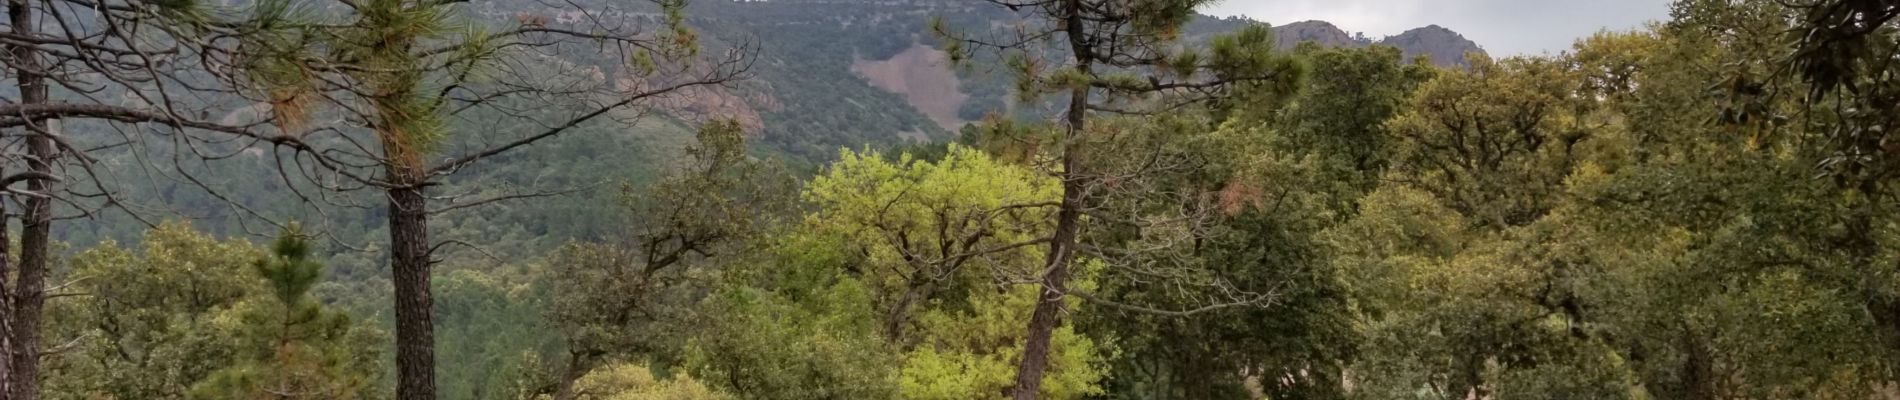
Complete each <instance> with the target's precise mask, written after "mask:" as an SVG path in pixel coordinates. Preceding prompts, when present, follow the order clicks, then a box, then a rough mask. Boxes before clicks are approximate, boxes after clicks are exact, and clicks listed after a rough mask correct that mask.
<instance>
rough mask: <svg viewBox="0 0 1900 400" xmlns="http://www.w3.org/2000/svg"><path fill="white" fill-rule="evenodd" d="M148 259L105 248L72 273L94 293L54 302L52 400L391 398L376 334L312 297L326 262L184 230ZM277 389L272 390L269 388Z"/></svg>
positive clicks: (152, 246)
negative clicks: (56, 345)
mask: <svg viewBox="0 0 1900 400" xmlns="http://www.w3.org/2000/svg"><path fill="white" fill-rule="evenodd" d="M140 247H141V248H142V249H143V250H142V252H141V253H133V252H131V251H127V250H124V249H120V248H119V247H118V246H116V245H114V244H110V243H108V244H105V245H102V246H100V247H96V248H93V249H89V250H87V251H85V252H82V253H80V254H79V255H77V256H75V257H74V258H73V260H72V263H71V268H70V269H69V270H67V271H66V272H65V274H64V275H65V276H67V277H70V278H71V279H72V282H74V283H73V285H72V288H71V290H74V291H76V292H77V293H83V294H84V295H83V296H79V297H75V298H73V300H71V301H58V302H53V303H52V308H51V309H50V310H48V312H49V313H53V314H54V315H60V316H62V318H57V319H49V321H51V322H54V323H53V324H50V325H49V326H47V334H48V335H49V337H51V338H56V339H57V340H61V341H62V343H70V344H69V346H71V347H70V348H69V349H68V351H66V352H64V353H61V354H59V355H58V356H54V357H50V358H49V359H48V360H47V364H46V370H47V371H48V374H47V376H46V378H45V379H46V385H47V386H46V387H47V390H48V394H50V395H51V396H52V397H49V398H72V399H87V398H142V399H182V398H211V399H221V398H257V397H259V396H267V393H269V392H275V393H278V395H280V396H281V397H278V398H336V397H349V398H380V397H385V396H386V395H385V394H384V393H386V391H387V389H386V388H382V387H377V386H376V385H377V384H379V383H380V382H378V378H379V377H380V376H381V371H382V368H383V366H382V364H381V363H382V360H381V356H380V351H381V349H382V346H383V345H382V341H384V340H386V339H387V338H386V337H384V336H383V335H382V334H381V333H380V332H378V331H377V330H375V329H373V328H370V327H368V326H364V325H361V324H357V323H354V322H352V321H351V319H350V318H348V317H347V316H344V315H342V314H340V313H337V312H335V311H331V310H329V309H328V308H327V307H326V306H324V305H323V304H321V303H318V302H316V301H315V300H314V299H311V298H309V297H308V296H307V295H306V293H308V291H309V290H310V289H311V288H312V286H313V285H314V284H315V283H316V282H317V281H318V271H319V270H320V269H321V265H320V264H317V263H316V262H314V261H313V260H311V259H310V258H309V255H310V253H309V247H308V244H307V243H306V242H303V241H302V240H301V239H296V238H295V236H294V235H291V234H287V235H286V236H285V237H284V239H281V240H279V241H278V242H277V244H276V245H275V246H274V251H273V252H272V253H269V254H266V253H265V252H264V251H262V250H261V249H258V248H255V247H253V246H251V245H250V244H248V243H245V242H243V241H218V240H215V239H212V238H211V237H209V236H205V235H203V234H199V233H196V232H193V231H192V230H191V229H190V228H189V227H188V226H186V225H183V224H166V225H162V226H160V227H158V228H157V229H154V230H152V231H151V232H148V233H147V234H146V236H145V239H144V240H143V241H142V242H141V243H140ZM266 387H269V388H270V389H269V390H266Z"/></svg>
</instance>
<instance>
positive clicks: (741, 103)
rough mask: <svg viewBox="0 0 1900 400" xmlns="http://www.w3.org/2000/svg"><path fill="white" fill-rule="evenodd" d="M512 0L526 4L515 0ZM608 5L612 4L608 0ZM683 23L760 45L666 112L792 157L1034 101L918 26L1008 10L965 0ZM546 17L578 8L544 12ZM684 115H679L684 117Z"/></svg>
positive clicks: (1016, 109) (759, 13) (1319, 32)
mask: <svg viewBox="0 0 1900 400" xmlns="http://www.w3.org/2000/svg"><path fill="white" fill-rule="evenodd" d="M572 1H575V2H578V3H579V4H580V5H582V6H587V7H596V6H598V7H599V10H600V11H601V12H602V15H605V16H608V17H615V18H656V17H657V14H653V11H655V10H647V9H641V8H642V6H639V5H638V4H641V3H642V2H631V3H629V2H620V1H614V0H572ZM512 4H520V5H523V6H526V7H520V8H517V7H515V6H513V5H512ZM533 4H534V2H522V3H511V4H510V5H498V6H495V8H490V9H487V10H484V11H485V12H486V13H488V14H489V15H491V16H492V17H493V18H497V19H504V20H505V18H508V16H509V15H512V14H517V13H535V12H537V11H536V10H535V7H534V6H533ZM608 10H614V11H608ZM687 14H688V18H689V20H690V23H691V24H692V25H694V26H696V27H697V28H699V29H701V30H702V31H704V32H705V33H707V35H706V36H707V37H711V38H727V39H731V38H742V39H745V40H750V41H754V42H755V43H756V44H757V45H759V49H760V51H761V53H760V54H759V58H758V61H759V62H758V63H756V64H754V69H753V71H752V72H753V75H754V79H753V80H752V81H750V82H747V83H744V84H741V85H740V87H737V88H734V89H731V90H725V89H719V90H707V91H704V92H703V93H696V95H695V96H693V98H692V99H690V100H691V101H690V102H688V103H686V104H681V105H676V106H671V107H667V108H668V111H670V112H669V113H670V114H674V115H675V116H682V114H717V115H726V116H731V117H736V118H738V119H739V120H740V121H741V122H742V123H743V124H744V126H745V127H746V128H747V130H748V132H751V133H753V134H755V135H757V136H758V137H760V139H761V140H760V141H759V143H761V144H763V145H766V146H767V147H769V148H772V149H774V150H777V151H781V152H784V153H788V154H789V155H793V156H794V157H795V158H799V159H806V160H813V161H816V160H820V159H825V158H829V157H831V156H833V155H836V153H837V149H838V148H840V147H846V148H858V147H862V146H866V145H871V146H888V145H895V144H900V143H904V142H907V141H914V140H942V139H947V138H950V137H953V136H954V135H955V132H956V131H957V130H958V129H959V128H960V127H961V126H962V125H963V124H964V123H966V122H968V121H975V120H979V119H982V118H983V117H984V116H985V115H989V114H992V113H1003V114H1009V115H1035V114H1036V112H1037V110H1036V109H1034V108H1035V107H1037V105H1033V104H1031V105H1024V104H1017V103H1016V102H1015V101H1014V99H1013V98H1012V96H1011V95H1010V93H1009V88H1010V87H1011V84H1010V82H1009V77H1007V76H1005V75H1006V74H1003V73H1001V72H999V71H995V69H994V68H983V67H981V65H982V64H985V63H988V62H993V61H994V60H988V61H986V60H983V59H979V60H977V64H979V67H978V68H973V69H965V70H953V69H952V68H949V66H947V65H945V64H944V60H945V57H943V54H942V52H941V51H938V50H937V49H936V48H935V46H936V45H937V40H936V39H935V38H933V37H931V36H930V35H929V34H928V26H929V21H930V20H931V19H933V18H941V19H943V20H944V22H945V23H946V24H947V25H948V26H950V27H952V28H953V29H960V30H966V31H967V30H984V29H1002V28H1004V27H1007V26H1010V25H1012V24H1013V23H1014V22H1015V21H1016V18H1019V16H1018V15H1016V14H1013V13H1010V12H1008V11H1007V10H1005V9H1003V8H1000V7H993V6H988V5H987V4H986V3H984V2H980V1H970V0H769V1H756V0H755V1H740V0H723V1H721V0H712V1H695V2H692V3H691V6H689V8H688V13H687ZM551 17H554V18H556V19H562V18H578V17H579V16H578V15H553V16H551ZM1258 24H1263V22H1260V21H1256V20H1252V19H1246V18H1231V17H1230V18H1217V17H1212V16H1201V17H1198V18H1196V19H1195V20H1194V21H1193V22H1192V23H1191V24H1189V26H1188V27H1186V29H1185V30H1184V36H1185V38H1186V39H1187V41H1189V42H1199V41H1202V40H1205V39H1207V38H1209V37H1212V36H1214V35H1218V34H1223V33H1227V32H1232V31H1234V30H1236V29H1239V28H1242V27H1245V26H1249V25H1258ZM1274 30H1275V32H1276V34H1277V35H1278V40H1279V42H1280V44H1281V46H1282V47H1285V48H1292V47H1293V46H1294V45H1296V44H1298V43H1301V42H1314V43H1319V44H1321V45H1326V46H1348V47H1363V46H1370V45H1389V46H1393V47H1396V48H1398V49H1400V50H1401V51H1403V52H1404V53H1405V54H1406V56H1407V57H1413V56H1428V57H1430V59H1431V60H1432V62H1434V63H1437V64H1439V65H1445V66H1456V65H1462V64H1463V61H1464V54H1465V53H1466V52H1483V51H1484V50H1483V49H1481V48H1479V47H1478V45H1477V44H1476V43H1472V42H1471V41H1470V40H1467V39H1465V38H1464V37H1463V36H1461V35H1459V34H1458V33H1456V32H1453V31H1451V30H1449V29H1445V28H1443V27H1439V26H1436V25H1434V26H1427V27H1423V28H1418V29H1414V30H1411V31H1407V32H1405V33H1402V34H1399V35H1394V36H1391V37H1386V38H1377V39H1375V38H1369V37H1366V36H1365V35H1364V34H1361V33H1355V32H1350V31H1347V30H1345V29H1341V28H1340V27H1338V26H1335V25H1333V24H1332V23H1329V22H1325V21H1302V22H1294V23H1290V24H1286V25H1280V26H1277V27H1275V28H1274ZM688 119H690V118H688Z"/></svg>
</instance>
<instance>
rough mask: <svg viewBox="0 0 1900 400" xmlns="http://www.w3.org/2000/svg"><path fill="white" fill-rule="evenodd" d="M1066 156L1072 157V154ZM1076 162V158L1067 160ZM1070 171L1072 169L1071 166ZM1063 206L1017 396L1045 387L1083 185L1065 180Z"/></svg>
mask: <svg viewBox="0 0 1900 400" xmlns="http://www.w3.org/2000/svg"><path fill="white" fill-rule="evenodd" d="M1063 158H1064V159H1067V160H1073V159H1074V157H1072V156H1066V155H1065V156H1064V157H1063ZM1063 164H1065V165H1073V164H1074V162H1073V161H1064V162H1063ZM1071 171H1073V170H1072V169H1071ZM1064 186H1066V187H1064V188H1063V190H1062V192H1063V194H1062V208H1061V210H1059V211H1057V213H1056V232H1055V237H1054V239H1053V240H1052V241H1051V242H1050V244H1049V263H1048V272H1047V273H1045V274H1044V275H1043V276H1042V290H1041V291H1040V292H1039V297H1038V298H1037V299H1036V311H1035V314H1031V315H1030V316H1029V337H1028V339H1026V340H1025V341H1024V343H1023V357H1022V360H1021V363H1020V364H1018V365H1017V368H1016V385H1015V386H1014V388H1015V389H1014V390H1015V393H1013V394H1011V396H1010V397H1011V398H1014V399H1016V400H1033V399H1035V398H1036V396H1037V395H1038V394H1039V392H1040V391H1041V390H1042V376H1043V373H1044V372H1045V370H1047V369H1048V367H1049V351H1050V348H1049V343H1050V339H1051V338H1052V337H1053V336H1054V335H1055V330H1056V326H1058V325H1061V324H1062V312H1063V310H1062V309H1063V306H1064V305H1065V303H1063V301H1062V300H1063V298H1064V297H1066V295H1064V293H1067V292H1068V289H1067V287H1066V285H1067V284H1068V280H1069V258H1070V256H1071V255H1072V254H1074V252H1075V249H1074V243H1075V241H1076V238H1075V236H1076V232H1077V231H1078V230H1079V228H1080V227H1079V226H1078V225H1077V224H1078V223H1079V222H1081V221H1079V220H1080V217H1081V204H1080V201H1081V200H1082V199H1081V197H1082V188H1081V187H1079V186H1080V185H1072V184H1065V185H1064Z"/></svg>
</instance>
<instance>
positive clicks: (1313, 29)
mask: <svg viewBox="0 0 1900 400" xmlns="http://www.w3.org/2000/svg"><path fill="white" fill-rule="evenodd" d="M1273 33H1274V35H1275V36H1276V39H1277V40H1278V41H1279V45H1280V47H1281V48H1289V49H1290V48H1293V46H1296V45H1298V44H1300V43H1305V42H1313V43H1316V44H1319V45H1321V46H1328V47H1365V46H1370V45H1374V44H1377V45H1382V46H1392V47H1396V48H1398V49H1399V51H1402V52H1404V53H1405V58H1406V59H1407V60H1410V59H1413V58H1417V57H1428V58H1430V60H1431V61H1432V63H1433V64H1437V65H1441V66H1447V67H1458V66H1464V65H1465V54H1466V53H1479V54H1484V49H1483V48H1481V47H1478V44H1477V43H1474V42H1472V41H1471V40H1469V39H1465V36H1464V35H1460V34H1458V32H1454V31H1452V30H1451V29H1446V28H1445V27H1442V26H1438V25H1430V26H1426V27H1423V28H1416V29H1412V30H1409V31H1405V32H1404V33H1400V34H1397V35H1392V36H1388V37H1386V38H1384V39H1380V40H1377V41H1374V40H1372V39H1369V38H1367V37H1365V36H1364V35H1360V34H1348V33H1346V31H1345V30H1343V29H1340V28H1339V27H1338V26H1334V25H1333V24H1332V23H1330V22H1326V21H1300V22H1295V23H1291V24H1286V25H1280V26H1276V27H1274V28H1273Z"/></svg>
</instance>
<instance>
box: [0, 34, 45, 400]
mask: <svg viewBox="0 0 1900 400" xmlns="http://www.w3.org/2000/svg"><path fill="white" fill-rule="evenodd" d="M35 12H36V10H35V9H34V7H33V5H32V2H30V1H28V0H11V1H8V2H7V16H8V18H9V22H10V23H11V24H12V25H13V32H12V33H13V34H15V35H22V36H27V35H33V34H34V33H35V32H34V30H35V22H36V21H35V18H34V15H33V14H34V13H35ZM9 50H10V52H11V53H12V56H13V58H14V62H15V63H16V67H15V69H14V76H15V77H16V79H17V80H18V83H19V88H20V102H21V103H22V104H40V103H45V102H46V101H47V89H46V77H45V76H44V75H42V74H41V73H40V71H41V70H42V67H41V66H40V60H39V54H37V52H36V51H34V50H33V49H32V48H31V47H28V46H15V47H13V48H12V49H9ZM45 121H46V120H44V119H40V120H32V119H29V120H28V121H27V122H28V123H27V124H26V125H27V126H26V129H28V130H43V129H46V125H45ZM36 133H37V134H30V135H28V136H27V138H26V146H27V158H28V159H27V168H28V169H29V170H31V172H37V173H42V174H51V173H52V160H53V158H54V157H56V156H57V154H56V151H57V149H56V148H55V147H54V146H53V140H52V139H51V138H49V137H47V136H45V135H47V134H50V132H43V131H42V132H36ZM50 186H51V185H50V184H49V183H48V182H47V181H46V180H45V179H32V180H29V181H27V190H29V191H32V192H34V193H38V194H41V195H42V196H27V197H26V198H25V201H24V205H25V209H24V210H22V211H23V217H22V220H21V235H20V265H19V266H18V269H17V270H16V271H15V278H14V279H15V281H14V282H13V283H14V287H13V288H12V291H13V293H12V298H10V299H8V303H10V305H11V306H12V307H11V308H9V309H8V310H7V313H8V314H9V315H7V317H8V321H7V322H8V325H9V326H8V328H10V329H9V331H10V333H11V334H12V336H11V337H9V338H8V345H9V346H8V347H7V353H8V354H7V356H8V357H7V361H6V362H7V364H8V365H7V382H6V389H7V390H6V395H7V398H8V399H13V400H32V399H36V398H38V397H39V362H40V351H39V350H40V349H39V345H40V318H41V314H40V308H41V306H43V305H44V304H45V302H46V297H45V280H46V267H47V266H46V263H47V246H48V244H49V243H50V239H51V235H52V226H53V203H52V199H51V198H49V197H46V196H45V195H50V193H48V192H49V190H48V189H50ZM0 229H4V227H0Z"/></svg>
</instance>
